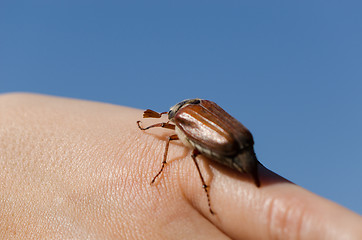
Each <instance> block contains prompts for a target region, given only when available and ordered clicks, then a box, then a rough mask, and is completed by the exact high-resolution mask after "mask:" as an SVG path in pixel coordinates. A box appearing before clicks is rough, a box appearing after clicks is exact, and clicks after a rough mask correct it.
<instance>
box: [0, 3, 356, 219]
mask: <svg viewBox="0 0 362 240" xmlns="http://www.w3.org/2000/svg"><path fill="white" fill-rule="evenodd" d="M361 9H362V3H361V2H360V1H333V0H332V1H319V0H314V1H127V2H126V1H48V0H47V1H45V0H44V1H38V0H34V1H8V0H2V1H1V2H0V93H4V92H13V91H26V92H37V93H45V94H51V95H58V96H65V97H72V98H80V99H88V100H94V101H101V102H108V103H113V104H118V105H126V106H130V107H135V108H141V109H145V108H152V109H154V110H158V111H164V110H167V109H168V108H169V107H170V106H172V105H174V104H175V103H177V102H179V101H181V100H183V99H186V98H194V97H199V98H206V99H209V100H213V101H215V102H216V103H218V104H219V105H220V106H222V107H223V108H224V109H225V110H227V111H228V112H229V113H231V114H232V115H233V116H235V117H236V118H237V119H239V120H240V121H241V122H242V123H244V125H246V126H247V127H248V128H249V129H250V130H251V131H252V133H253V135H254V138H255V142H256V146H255V148H256V152H257V155H258V158H259V160H260V161H261V162H262V163H263V164H264V165H265V166H266V167H268V168H269V169H271V170H273V171H275V172H277V173H278V174H280V175H282V176H284V177H286V178H288V179H289V180H291V181H293V182H295V183H297V184H299V185H301V186H303V187H305V188H307V189H308V190H310V191H312V192H315V193H317V194H319V195H321V196H323V197H326V198H328V199H331V200H333V201H335V202H337V203H339V204H341V205H343V206H345V207H347V208H350V209H352V210H353V211H356V212H358V213H359V214H362V188H361V184H362V176H361V175H362V174H361V172H362V153H361V148H362V127H361V123H362V111H361V104H362V44H361V43H362V14H361Z"/></svg>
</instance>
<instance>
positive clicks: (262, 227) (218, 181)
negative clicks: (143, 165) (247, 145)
mask: <svg viewBox="0 0 362 240" xmlns="http://www.w3.org/2000/svg"><path fill="white" fill-rule="evenodd" d="M202 162H203V163H204V164H203V165H204V168H205V167H206V168H207V165H208V164H210V162H209V161H202ZM191 166H192V165H191ZM184 167H185V168H187V166H184ZM211 168H212V169H211V170H212V171H211V174H208V175H212V176H211V177H212V179H211V183H210V184H209V185H210V197H211V204H212V207H213V209H214V210H215V212H216V214H217V215H216V216H212V215H210V213H209V212H208V209H207V204H206V200H205V197H204V196H203V195H202V190H200V187H199V190H197V181H195V182H194V180H195V179H197V178H191V179H194V180H192V181H191V184H192V185H195V186H194V188H192V191H190V192H188V194H190V195H192V194H195V195H198V197H197V200H192V204H193V205H194V206H195V207H196V208H197V209H201V210H200V211H201V212H202V213H203V214H204V216H205V217H207V218H208V219H209V220H210V221H211V222H213V223H214V224H215V226H217V227H218V228H219V229H220V230H222V231H223V232H224V233H225V234H227V235H228V236H230V237H231V238H232V239H343V238H345V237H346V238H345V239H355V238H356V237H357V236H362V230H361V228H360V226H362V218H361V217H360V216H359V215H357V214H355V213H353V212H351V211H349V210H347V209H345V208H343V207H341V206H339V205H337V204H335V203H333V202H331V201H328V200H326V199H323V198H321V197H319V196H317V195H315V194H313V193H310V192H308V191H307V190H305V189H303V188H301V187H299V186H297V185H295V184H292V183H290V182H289V181H287V180H285V179H284V178H282V177H280V176H278V175H277V174H275V173H273V172H271V171H269V170H268V169H266V168H265V167H263V166H259V172H260V180H261V187H260V188H257V187H256V186H255V184H254V183H253V181H252V179H251V178H250V177H249V176H247V175H240V174H239V173H237V172H234V171H230V170H229V169H226V168H224V167H222V166H219V165H217V164H212V163H211ZM188 171H189V172H192V171H195V170H192V169H191V168H190V169H188ZM193 198H195V197H192V198H191V199H193Z"/></svg>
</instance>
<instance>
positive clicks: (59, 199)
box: [0, 94, 362, 239]
mask: <svg viewBox="0 0 362 240" xmlns="http://www.w3.org/2000/svg"><path fill="white" fill-rule="evenodd" d="M141 118H142V111H141V110H136V109H131V108H126V107H120V106H114V105H109V104H102V103H94V102H88V101H80V100H72V99H64V98H55V97H48V96H39V95H30V94H6V95H2V96H0V237H1V238H2V239H230V238H231V239H361V238H362V228H361V226H362V217H361V216H359V215H358V214H355V213H353V212H351V211H349V210H347V209H345V208H343V207H341V206H339V205H337V204H336V203H333V202H331V201H329V200H326V199H323V198H321V197H319V196H317V195H315V194H313V193H310V192H308V191H307V190H305V189H303V188H301V187H299V186H297V185H295V184H292V183H290V182H288V181H287V180H285V179H283V178H282V177H280V176H278V175H277V174H275V173H273V172H271V171H269V170H268V169H266V168H264V167H263V166H260V167H259V173H260V180H261V187H260V188H257V187H255V185H254V183H253V181H252V179H251V178H250V177H249V176H248V175H242V174H239V173H237V172H235V171H231V170H229V169H226V168H224V167H222V166H220V165H218V164H214V163H212V162H208V161H207V160H205V159H203V158H202V157H200V158H199V163H200V165H201V171H202V173H203V175H204V176H205V177H206V181H207V182H209V185H210V198H211V205H212V207H213V209H214V210H215V212H216V215H211V214H210V212H209V209H208V205H207V199H206V196H205V195H204V191H203V189H202V187H201V182H200V178H199V176H198V173H197V170H196V169H195V166H194V164H193V163H192V160H191V157H190V153H191V152H190V150H189V149H187V148H185V147H184V146H183V145H182V144H177V143H171V145H170V149H169V157H168V159H169V160H171V161H170V163H169V164H168V165H167V167H166V169H165V170H164V171H163V174H162V175H161V176H160V177H159V179H158V180H157V181H156V183H155V184H153V185H150V181H151V179H152V178H153V177H154V175H155V174H156V173H157V172H158V170H159V168H160V165H161V161H162V155H163V151H164V146H165V145H164V144H165V139H166V138H167V136H169V135H170V134H171V132H170V131H168V130H164V129H152V130H150V131H148V132H143V131H140V130H139V129H138V127H137V125H136V121H137V120H141ZM143 121H146V120H143ZM150 122H151V121H150ZM261 161H262V159H261Z"/></svg>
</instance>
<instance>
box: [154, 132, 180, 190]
mask: <svg viewBox="0 0 362 240" xmlns="http://www.w3.org/2000/svg"><path fill="white" fill-rule="evenodd" d="M173 140H178V136H177V135H176V134H174V135H171V136H169V137H168V139H167V142H166V146H165V152H164V154H163V161H162V166H161V169H160V171H159V172H158V173H157V174H156V176H154V177H153V179H152V181H151V184H153V183H154V182H155V181H156V178H158V176H160V174H161V173H162V171H163V169H164V168H165V166H166V164H167V154H168V147H169V146H170V141H173Z"/></svg>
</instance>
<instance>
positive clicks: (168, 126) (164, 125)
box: [137, 121, 175, 130]
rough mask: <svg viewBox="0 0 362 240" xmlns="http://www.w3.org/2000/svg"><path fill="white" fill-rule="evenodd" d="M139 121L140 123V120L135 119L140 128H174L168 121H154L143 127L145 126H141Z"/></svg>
mask: <svg viewBox="0 0 362 240" xmlns="http://www.w3.org/2000/svg"><path fill="white" fill-rule="evenodd" d="M140 123H141V121H137V125H138V127H139V128H140V129H141V130H147V129H150V128H154V127H161V128H168V129H172V130H175V125H173V124H171V123H168V122H162V123H156V124H153V125H151V126H148V127H145V128H144V127H141V124H140Z"/></svg>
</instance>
